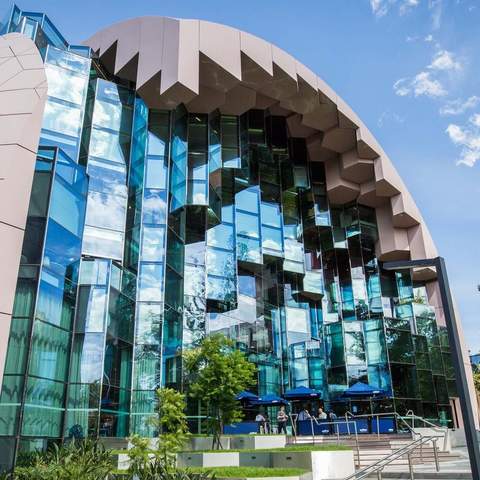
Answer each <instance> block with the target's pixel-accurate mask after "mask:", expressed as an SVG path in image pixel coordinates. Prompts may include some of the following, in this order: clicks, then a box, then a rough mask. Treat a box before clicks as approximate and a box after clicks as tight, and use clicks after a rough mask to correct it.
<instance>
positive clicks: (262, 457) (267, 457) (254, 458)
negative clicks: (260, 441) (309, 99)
mask: <svg viewBox="0 0 480 480" xmlns="http://www.w3.org/2000/svg"><path fill="white" fill-rule="evenodd" d="M239 458H240V466H241V467H270V466H271V465H272V454H271V453H270V452H251V453H247V452H240V456H239Z"/></svg>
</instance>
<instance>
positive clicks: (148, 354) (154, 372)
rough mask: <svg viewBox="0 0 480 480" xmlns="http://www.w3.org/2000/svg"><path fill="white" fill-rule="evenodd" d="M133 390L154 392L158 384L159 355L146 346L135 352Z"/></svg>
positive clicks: (138, 348)
mask: <svg viewBox="0 0 480 480" xmlns="http://www.w3.org/2000/svg"><path fill="white" fill-rule="evenodd" d="M134 376H135V389H137V390H154V389H155V388H158V386H159V382H160V353H159V352H158V351H154V350H151V349H150V348H149V347H146V346H143V345H141V346H139V347H137V348H136V350H135V373H134Z"/></svg>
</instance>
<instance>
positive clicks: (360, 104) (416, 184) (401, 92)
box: [2, 0, 480, 352]
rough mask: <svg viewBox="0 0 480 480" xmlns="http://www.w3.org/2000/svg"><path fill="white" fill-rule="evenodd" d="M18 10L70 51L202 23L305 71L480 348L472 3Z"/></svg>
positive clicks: (479, 129)
mask: <svg viewBox="0 0 480 480" xmlns="http://www.w3.org/2000/svg"><path fill="white" fill-rule="evenodd" d="M2 1H4V0H2ZM4 5H5V9H6V8H7V5H9V3H7V2H4ZM67 5H68V6H67ZM19 6H20V7H21V8H22V9H32V10H38V11H45V12H46V13H47V14H48V15H49V16H50V17H51V19H52V20H53V21H54V22H55V23H56V25H57V26H58V27H59V29H60V30H61V31H62V32H63V33H64V34H65V36H66V37H67V39H68V40H69V41H71V42H72V43H74V42H80V41H81V40H82V39H84V38H87V37H88V36H89V35H91V34H93V33H94V32H95V31H96V30H98V29H99V28H101V27H104V26H106V25H108V24H111V23H113V22H115V21H119V20H124V19H126V18H129V17H135V16H141V15H166V16H173V17H184V18H201V19H206V20H211V21H216V22H220V23H225V24H228V25H232V26H235V27H237V28H240V29H242V30H246V31H248V32H251V33H253V34H256V35H258V36H260V37H263V38H265V39H267V40H269V41H271V42H273V43H275V44H277V45H278V46H280V47H282V48H283V49H285V50H287V51H288V52H290V53H291V54H292V55H294V56H295V57H296V58H298V59H299V60H300V61H302V62H303V63H305V64H306V65H308V66H309V67H310V68H311V69H312V70H314V71H315V72H316V73H317V74H318V75H320V76H321V77H322V78H323V79H324V80H326V81H327V82H328V83H329V84H330V85H331V86H332V87H333V88H334V89H335V90H336V91H337V92H338V93H339V94H340V95H341V96H342V97H343V98H344V99H345V100H346V101H347V102H348V103H349V104H350V106H351V107H352V108H353V109H354V110H355V111H356V112H357V113H358V114H359V116H360V117H361V118H362V119H363V120H364V122H365V123H366V124H367V125H368V126H369V128H370V130H371V131H372V132H373V133H374V134H375V135H376V137H377V138H378V140H379V141H380V142H381V143H382V145H383V147H384V149H385V150H386V152H388V154H389V156H390V158H391V159H392V160H393V162H394V163H395V165H396V167H397V169H398V170H399V172H400V174H401V176H402V177H403V179H404V180H405V183H406V184H407V186H408V187H409V189H410V191H411V193H412V195H413V196H414V198H415V200H416V202H417V204H418V205H419V207H420V210H421V211H422V213H423V216H424V217H425V219H426V221H427V223H428V225H429V228H430V230H431V232H432V235H433V238H434V239H435V242H436V244H437V247H438V249H439V251H440V253H441V254H442V255H443V256H444V257H445V258H446V261H447V267H448V270H449V274H450V281H451V284H452V288H453V292H454V295H455V296H456V299H457V302H458V305H459V308H460V312H461V315H462V322H463V325H464V330H465V334H466V339H467V343H468V346H469V348H471V349H472V351H473V352H476V351H479V350H480V331H479V329H478V327H477V318H478V314H477V312H478V311H479V310H480V292H478V291H477V284H480V272H479V270H480V248H479V245H478V240H477V235H479V234H480V170H479V169H480V81H479V79H480V55H479V51H480V29H479V28H478V25H479V24H480V2H479V1H478V0H301V1H297V2H292V1H291V0H241V1H239V2H233V1H225V0H203V1H201V2H200V1H198V0H197V1H194V0H181V1H179V0H175V1H173V0H162V1H159V0H157V1H153V0H136V1H128V2H127V1H124V0H122V1H118V0H117V1H113V0H102V1H98V0H96V1H93V0H82V1H77V2H70V1H69V2H65V0H64V1H59V0H42V1H35V0H25V1H21V0H20V1H19ZM477 160H478V163H479V164H478V165H476V162H477Z"/></svg>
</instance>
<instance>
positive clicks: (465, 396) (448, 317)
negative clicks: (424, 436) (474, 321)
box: [437, 257, 480, 478]
mask: <svg viewBox="0 0 480 480" xmlns="http://www.w3.org/2000/svg"><path fill="white" fill-rule="evenodd" d="M437 275H438V286H439V288H440V296H441V297H442V304H443V313H444V315H445V323H446V324H447V331H448V338H449V341H450V351H451V355H452V362H453V368H454V369H455V379H456V381H457V382H456V384H457V391H458V395H459V397H460V406H461V408H462V416H463V423H464V428H465V437H466V440H467V448H468V456H469V457H470V466H471V468H472V478H480V450H479V448H478V439H477V430H476V429H475V417H474V414H473V409H472V403H471V401H470V392H469V389H468V381H467V374H466V371H465V364H464V361H463V355H462V345H461V343H460V337H459V335H458V328H457V321H456V318H455V310H454V308H453V300H452V294H451V292H450V286H449V283H448V276H447V269H446V267H445V260H444V259H443V258H442V257H438V258H437Z"/></svg>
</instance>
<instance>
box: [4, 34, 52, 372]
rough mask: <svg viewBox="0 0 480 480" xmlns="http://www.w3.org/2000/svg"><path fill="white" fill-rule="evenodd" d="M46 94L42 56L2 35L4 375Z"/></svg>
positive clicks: (19, 38)
mask: <svg viewBox="0 0 480 480" xmlns="http://www.w3.org/2000/svg"><path fill="white" fill-rule="evenodd" d="M46 98H47V79H46V76H45V69H44V66H43V61H42V57H41V56H40V53H39V52H38V50H37V47H36V46H35V44H34V43H33V42H32V41H31V40H30V39H29V38H27V37H25V36H24V35H21V34H19V33H10V34H7V35H4V36H1V37H0V265H1V266H2V267H1V278H0V376H1V377H0V378H3V369H4V363H5V356H6V352H7V344H8V335H9V332H10V322H11V317H12V310H13V300H14V296H15V287H16V284H17V276H18V267H19V264H20V255H21V252H22V243H23V235H24V231H25V222H26V220H27V211H28V204H29V201H30V191H31V188H32V179H33V172H34V168H35V159H36V153H37V148H38V139H39V136H40V128H41V124H42V117H43V110H44V106H45V101H46Z"/></svg>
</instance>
